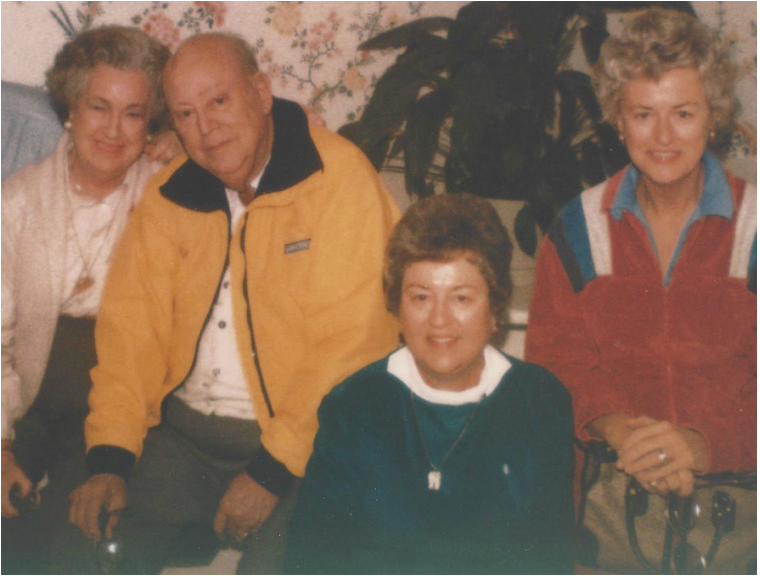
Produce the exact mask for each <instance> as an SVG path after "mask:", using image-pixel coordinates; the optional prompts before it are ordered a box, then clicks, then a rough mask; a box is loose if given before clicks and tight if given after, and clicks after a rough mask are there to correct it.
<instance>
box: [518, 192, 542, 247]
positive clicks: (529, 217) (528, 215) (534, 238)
mask: <svg viewBox="0 0 760 578" xmlns="http://www.w3.org/2000/svg"><path fill="white" fill-rule="evenodd" d="M515 239H517V244H518V245H519V247H520V250H521V251H522V252H523V253H525V254H526V255H530V256H531V257H532V256H533V255H535V254H536V249H537V248H538V234H537V232H536V220H535V219H534V218H533V213H532V211H531V209H530V206H529V205H527V204H526V205H525V206H524V207H523V208H522V209H520V210H519V211H518V212H517V217H516V218H515Z"/></svg>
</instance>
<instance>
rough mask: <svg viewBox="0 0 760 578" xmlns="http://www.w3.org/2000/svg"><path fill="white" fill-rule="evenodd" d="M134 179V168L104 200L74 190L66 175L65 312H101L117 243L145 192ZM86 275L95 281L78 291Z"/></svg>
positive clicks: (86, 314) (79, 314) (77, 314)
mask: <svg viewBox="0 0 760 578" xmlns="http://www.w3.org/2000/svg"><path fill="white" fill-rule="evenodd" d="M134 179H135V171H133V170H131V169H130V170H129V171H128V172H127V175H126V177H125V179H124V182H123V183H122V184H121V185H119V186H118V187H116V189H114V190H113V191H112V192H111V193H109V195H108V196H107V197H105V198H104V199H95V198H92V197H86V196H83V195H80V194H77V193H75V192H74V191H73V188H72V186H71V185H70V181H69V179H68V174H67V175H66V181H67V191H66V194H67V202H66V205H65V206H66V209H67V213H68V216H67V220H68V226H67V231H66V275H65V279H64V286H63V287H64V293H63V295H64V296H65V298H64V300H63V303H62V304H61V313H62V314H64V315H69V316H71V317H95V316H96V315H97V314H98V312H99V311H100V301H101V298H102V296H103V288H104V287H105V282H106V277H107V275H108V268H109V266H110V264H111V257H112V255H113V251H114V248H115V246H116V242H117V241H118V240H119V238H120V237H121V233H122V231H123V230H124V227H125V226H126V224H127V219H128V218H129V214H130V213H131V212H132V208H133V207H134V205H135V203H136V202H137V200H138V198H139V195H140V194H141V193H142V191H140V190H139V187H135V186H133V184H132V182H133V181H134ZM129 191H134V195H133V196H130V192H129ZM85 277H88V278H90V279H91V280H92V284H91V285H90V286H89V287H86V288H83V289H82V290H80V291H77V290H76V287H77V284H78V283H79V282H80V280H81V279H83V278H85Z"/></svg>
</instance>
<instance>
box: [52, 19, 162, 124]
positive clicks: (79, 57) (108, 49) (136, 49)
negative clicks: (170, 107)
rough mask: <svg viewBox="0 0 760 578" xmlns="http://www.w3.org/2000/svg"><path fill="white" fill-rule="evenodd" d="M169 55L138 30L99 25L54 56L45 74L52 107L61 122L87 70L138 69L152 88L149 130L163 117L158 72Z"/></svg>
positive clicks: (87, 72)
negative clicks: (104, 66)
mask: <svg viewBox="0 0 760 578" xmlns="http://www.w3.org/2000/svg"><path fill="white" fill-rule="evenodd" d="M170 55H171V53H170V52H169V49H168V48H166V47H165V46H164V45H163V44H161V43H160V42H159V41H158V40H156V39H155V38H152V37H150V36H148V35H147V34H146V33H145V32H143V31H142V30H138V29H137V28H129V27H126V26H103V27H100V28H95V29H92V30H87V31H85V32H82V33H81V34H79V35H78V36H77V37H76V38H74V39H73V40H71V41H69V42H67V43H66V44H65V45H64V46H63V48H62V49H61V50H60V51H59V52H58V54H56V56H55V61H54V62H53V67H52V68H51V69H50V70H49V71H48V73H47V87H48V90H49V91H50V98H51V100H52V103H53V108H54V109H55V111H56V114H57V115H58V118H60V119H61V121H64V120H66V118H68V116H69V111H70V109H71V108H72V107H73V106H74V105H75V104H76V102H77V100H78V99H79V97H80V96H81V94H82V90H84V87H85V85H86V84H87V79H88V77H89V74H90V71H91V70H92V69H93V68H95V66H97V65H98V64H106V65H108V66H112V67H114V68H118V69H119V70H139V71H140V72H143V73H144V74H145V76H146V77H147V78H148V82H149V83H150V86H151V87H152V88H153V95H154V96H153V106H152V107H151V129H152V130H155V129H157V128H158V127H159V126H160V125H162V124H163V121H164V119H165V114H166V112H165V111H166V107H165V105H164V101H163V97H162V95H161V90H160V78H161V70H162V69H163V67H164V64H165V63H166V61H167V60H168V59H169V56H170Z"/></svg>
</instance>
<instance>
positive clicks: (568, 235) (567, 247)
mask: <svg viewBox="0 0 760 578" xmlns="http://www.w3.org/2000/svg"><path fill="white" fill-rule="evenodd" d="M549 238H550V239H551V241H552V243H554V246H555V247H556V249H557V254H558V255H559V258H560V260H561V261H562V264H563V266H564V267H565V272H566V273H567V276H568V278H569V279H570V283H571V285H572V286H573V289H574V290H575V292H576V293H578V292H580V291H582V290H583V288H584V287H585V286H586V284H587V283H588V282H589V281H591V280H592V279H594V278H595V277H596V268H595V267H594V259H593V257H592V256H591V243H590V242H589V236H588V227H587V225H586V216H585V214H584V212H583V204H582V203H581V199H580V197H576V198H575V199H573V200H572V201H570V203H568V204H567V205H566V206H565V208H564V209H562V212H561V213H560V215H559V218H558V219H557V220H556V221H555V222H554V224H553V225H552V227H551V228H550V229H549Z"/></svg>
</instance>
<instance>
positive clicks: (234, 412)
mask: <svg viewBox="0 0 760 578" xmlns="http://www.w3.org/2000/svg"><path fill="white" fill-rule="evenodd" d="M263 172H264V171H262V172H261V173H259V176H258V177H256V179H254V181H253V182H252V183H251V186H253V187H254V188H256V187H257V186H258V184H259V180H260V178H261V175H262V174H263ZM225 193H226V194H227V201H228V203H229V206H230V227H231V230H233V231H234V230H235V228H236V227H237V225H238V223H239V222H240V219H241V217H242V216H243V214H244V213H245V205H243V203H242V202H241V201H240V197H239V196H238V193H237V192H236V191H233V190H232V189H225ZM230 285H231V284H230V268H229V266H228V267H227V269H225V271H224V274H223V276H222V286H221V287H220V288H219V296H218V297H217V300H216V303H214V306H213V310H212V312H211V318H210V319H209V321H208V323H207V324H206V327H205V329H204V330H203V334H202V335H201V341H200V345H199V346H198V356H197V359H196V362H195V367H194V368H193V372H192V373H191V374H190V376H189V377H188V378H187V379H186V380H185V383H184V384H183V385H182V387H180V388H179V389H178V390H177V392H176V394H175V395H176V396H177V397H179V398H180V399H182V400H183V401H184V402H185V403H186V404H187V405H189V406H190V407H191V408H193V409H195V410H196V411H199V412H201V413H202V414H204V415H211V414H214V415H218V416H224V417H234V418H238V419H247V420H254V419H256V412H255V410H254V409H253V402H252V401H251V394H250V391H249V390H248V382H247V380H246V377H245V374H244V373H243V364H242V361H241V357H240V349H239V348H238V343H237V339H236V337H235V321H234V316H233V314H232V291H231V286H230Z"/></svg>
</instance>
